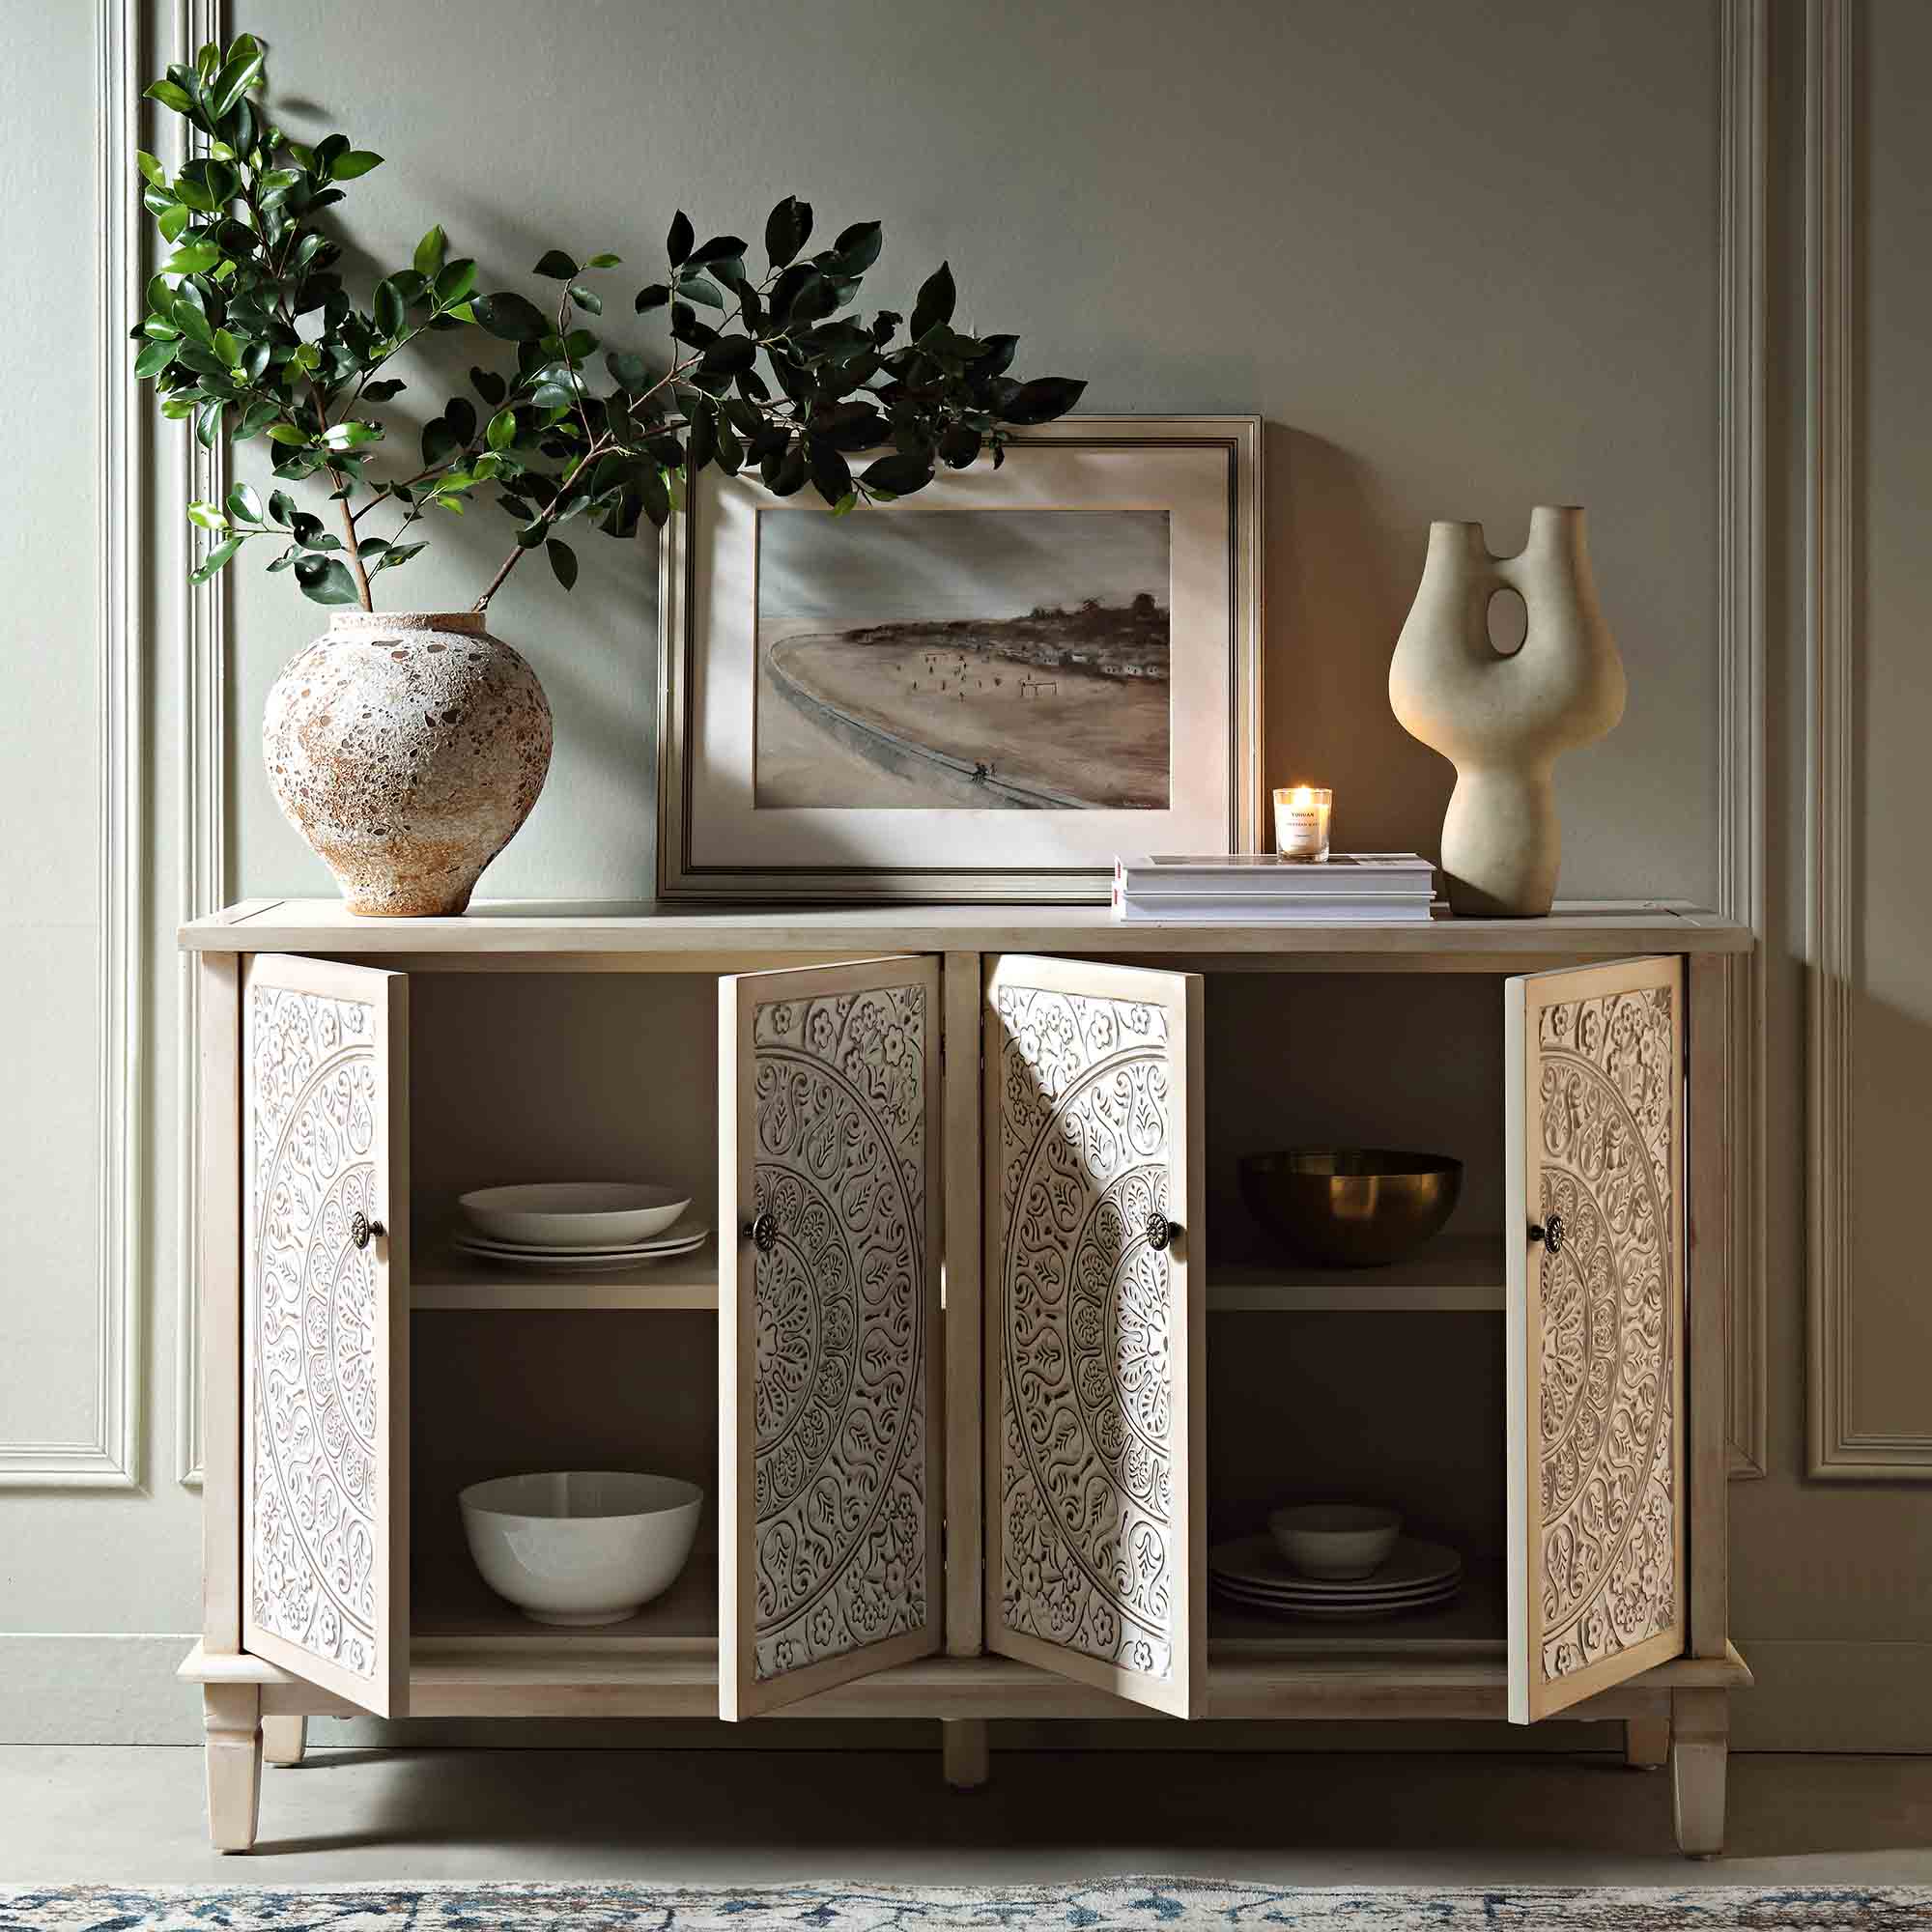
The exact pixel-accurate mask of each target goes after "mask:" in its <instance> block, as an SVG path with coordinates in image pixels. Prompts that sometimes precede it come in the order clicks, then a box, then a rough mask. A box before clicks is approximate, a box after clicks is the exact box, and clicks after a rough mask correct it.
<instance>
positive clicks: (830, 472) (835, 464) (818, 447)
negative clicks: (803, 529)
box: [807, 437, 852, 505]
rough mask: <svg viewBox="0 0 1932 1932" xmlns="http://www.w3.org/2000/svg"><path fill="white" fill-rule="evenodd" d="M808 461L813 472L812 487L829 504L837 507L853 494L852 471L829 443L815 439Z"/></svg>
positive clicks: (812, 440)
mask: <svg viewBox="0 0 1932 1932" xmlns="http://www.w3.org/2000/svg"><path fill="white" fill-rule="evenodd" d="M807 461H808V463H809V464H810V470H811V487H812V488H813V489H814V490H816V491H817V492H818V494H819V495H820V496H821V497H824V498H825V500H826V501H827V502H828V503H832V504H835V505H836V504H838V503H839V502H841V501H842V500H843V499H844V498H845V497H847V496H849V495H850V494H851V490H852V471H851V469H849V468H848V467H847V465H846V462H845V459H844V458H843V457H842V456H841V455H839V453H838V451H837V450H836V449H834V448H833V447H832V445H831V444H830V443H829V442H826V441H823V440H820V439H819V438H817V437H813V438H812V439H811V445H810V451H809V452H808V456H807Z"/></svg>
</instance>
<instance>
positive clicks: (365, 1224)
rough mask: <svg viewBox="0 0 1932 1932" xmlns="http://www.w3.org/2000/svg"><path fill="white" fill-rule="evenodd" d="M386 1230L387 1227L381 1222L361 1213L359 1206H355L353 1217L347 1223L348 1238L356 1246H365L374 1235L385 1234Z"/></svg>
mask: <svg viewBox="0 0 1932 1932" xmlns="http://www.w3.org/2000/svg"><path fill="white" fill-rule="evenodd" d="M388 1232H389V1231H388V1229H386V1228H385V1227H384V1225H383V1224H382V1222H380V1221H372V1220H370V1218H369V1217H368V1215H366V1214H365V1213H363V1211H362V1210H361V1208H356V1210H355V1217H354V1219H352V1220H351V1221H350V1223H349V1238H350V1239H351V1240H352V1241H354V1242H355V1245H356V1246H357V1247H358V1248H366V1247H367V1246H368V1245H369V1243H370V1241H371V1240H373V1239H374V1238H375V1236H378V1235H386V1234H387V1233H388Z"/></svg>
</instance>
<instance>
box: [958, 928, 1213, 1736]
mask: <svg viewBox="0 0 1932 1932" xmlns="http://www.w3.org/2000/svg"><path fill="white" fill-rule="evenodd" d="M982 1052H983V1058H984V1068H985V1072H984V1078H985V1088H984V1107H983V1112H984V1122H985V1137H986V1145H985V1156H984V1161H983V1164H982V1172H981V1184H982V1186H983V1188H984V1193H985V1217H986V1218H985V1262H984V1267H985V1280H986V1296H985V1312H986V1334H985V1348H984V1362H985V1418H986V1492H985V1493H986V1573H985V1574H986V1633H987V1638H986V1640H987V1644H988V1647H989V1648H991V1649H993V1650H995V1651H999V1652H1002V1653H1004V1654H1005V1655H1006V1656H1009V1657H1015V1658H1019V1659H1022V1660H1024V1661H1025V1662H1029V1663H1034V1664H1038V1665H1040V1666H1041V1667H1043V1668H1045V1669H1048V1670H1052V1671H1056V1672H1058V1673H1059V1674H1060V1675H1062V1676H1065V1677H1072V1678H1077V1679H1079V1680H1080V1681H1081V1682H1083V1683H1088V1684H1094V1685H1098V1686H1099V1687H1100V1688H1102V1689H1103V1690H1111V1691H1113V1692H1115V1693H1116V1694H1117V1695H1119V1696H1122V1697H1126V1698H1130V1699H1132V1700H1133V1701H1134V1702H1136V1703H1140V1704H1147V1705H1151V1706H1152V1707H1153V1708H1154V1709H1155V1710H1159V1711H1166V1712H1169V1713H1171V1714H1172V1715H1174V1716H1176V1717H1182V1718H1185V1717H1193V1716H1198V1715H1199V1714H1200V1713H1201V1711H1202V1709H1203V1706H1204V1701H1205V1697H1206V1691H1207V1682H1208V1674H1207V1605H1206V1561H1205V1541H1206V1522H1207V1514H1206V1497H1205V1491H1206V1468H1207V1456H1206V1449H1205V1430H1204V1406H1205V1405H1204V1400H1203V1383H1204V1371H1205V1368H1206V1359H1207V1330H1206V1308H1207V1293H1206V1291H1207V1268H1206V1256H1207V1232H1208V1231H1207V1225H1206V1217H1205V1212H1204V1202H1205V1167H1206V1163H1205V1160H1204V1156H1203V1110H1202V1101H1201V1084H1202V1054H1201V979H1200V976H1199V975H1198V974H1193V973H1157V972H1149V971H1144V970H1142V969H1140V968H1137V967H1128V966H1101V965H1094V964H1090V963H1088V962H1087V961H1084V960H1075V959H1051V958H1028V957H1024V956H1021V955H1017V954H1010V953H1009V954H1008V955H1006V956H1004V957H1002V958H999V959H996V960H994V961H992V962H991V963H990V965H989V969H988V972H987V975H986V998H985V1013H984V1032H983V1046H982Z"/></svg>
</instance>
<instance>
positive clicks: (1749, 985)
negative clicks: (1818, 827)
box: [1718, 0, 1771, 1477]
mask: <svg viewBox="0 0 1932 1932" xmlns="http://www.w3.org/2000/svg"><path fill="white" fill-rule="evenodd" d="M1770 39H1771V36H1770V9H1769V5H1768V0H1723V10H1722V13H1721V15H1720V21H1719V135H1718V140H1719V249H1718V260H1719V327H1718V343H1719V383H1718V554H1719V579H1718V678H1719V694H1720V698H1719V726H1718V728H1719V742H1718V882H1719V883H1718V903H1719V910H1720V911H1721V912H1723V913H1724V914H1725V915H1726V916H1727V917H1728V918H1731V919H1734V920H1737V921H1738V922H1739V923H1741V924H1745V925H1747V926H1749V927H1750V929H1751V931H1752V932H1754V933H1755V934H1756V935H1757V939H1758V944H1759V948H1760V950H1761V949H1762V947H1763V943H1764V938H1765V879H1766V867H1767V860H1766V850H1765V846H1766V829H1765V735H1766V725H1765V663H1766V659H1765V592H1766V582H1767V569H1768V565H1767V553H1766V547H1765V508H1764V505H1765V495H1764V475H1765V436H1766V414H1765V334H1766V328H1767V317H1768V308H1767V303H1766V297H1765V247H1766V239H1765V238H1766V225H1765V209H1766V203H1767V196H1768V185H1769V138H1768V119H1769V112H1770ZM1726 1005H1727V1010H1728V1012H1729V1015H1730V1020H1729V1035H1728V1037H1727V1040H1726V1043H1725V1054H1724V1058H1725V1066H1724V1094H1725V1123H1724V1139H1725V1142H1726V1144H1727V1145H1728V1146H1729V1147H1730V1148H1732V1149H1733V1150H1734V1151H1735V1154H1734V1158H1733V1160H1732V1163H1731V1189H1730V1225H1729V1229H1728V1242H1727V1253H1728V1255H1729V1257H1730V1261H1729V1266H1728V1269H1727V1276H1726V1288H1725V1296H1724V1327H1725V1341H1726V1349H1727V1357H1728V1364H1729V1370H1730V1385H1729V1388H1728V1390H1727V1392H1726V1405H1725V1406H1726V1424H1725V1435H1726V1438H1727V1441H1726V1453H1727V1459H1728V1463H1729V1469H1730V1473H1731V1475H1732V1476H1734V1477H1736V1476H1762V1475H1763V1474H1764V1473H1765V1469H1766V1466H1767V1463H1768V1460H1769V1459H1768V1456H1767V1452H1766V1447H1765V1440H1766V1437H1765V1429H1766V1423H1765V1416H1766V1396H1765V1389H1766V1371H1765V1292H1766V1291H1765V1279H1766V1265H1767V1259H1768V1251H1769V1242H1768V1237H1767V1234H1766V1226H1765V1210H1766V1188H1765V1157H1766V1142H1767V1130H1766V1119H1765V1094H1764V1078H1763V1066H1764V1054H1765V1047H1766V1038H1767V1023H1766V1011H1765V973H1764V968H1763V963H1762V959H1761V957H1760V956H1759V955H1758V954H1753V955H1752V956H1751V957H1749V958H1747V959H1742V960H1739V961H1738V962H1737V963H1736V965H1735V966H1734V967H1733V968H1732V983H1731V988H1730V998H1729V1000H1728V1001H1727V1003H1726Z"/></svg>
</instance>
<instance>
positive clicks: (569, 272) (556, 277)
mask: <svg viewBox="0 0 1932 1932" xmlns="http://www.w3.org/2000/svg"><path fill="white" fill-rule="evenodd" d="M530 272H531V273H532V274H533V275H548V276H549V277H550V279H551V280H552V281H554V282H567V281H570V280H572V279H573V278H574V277H575V275H576V273H577V264H576V263H575V262H573V261H572V260H571V259H570V257H569V256H568V255H566V254H565V253H564V252H563V250H562V249H561V248H546V249H545V250H544V252H543V255H542V256H541V258H540V259H539V260H538V262H537V265H536V267H535V268H534V269H532V270H530Z"/></svg>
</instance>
